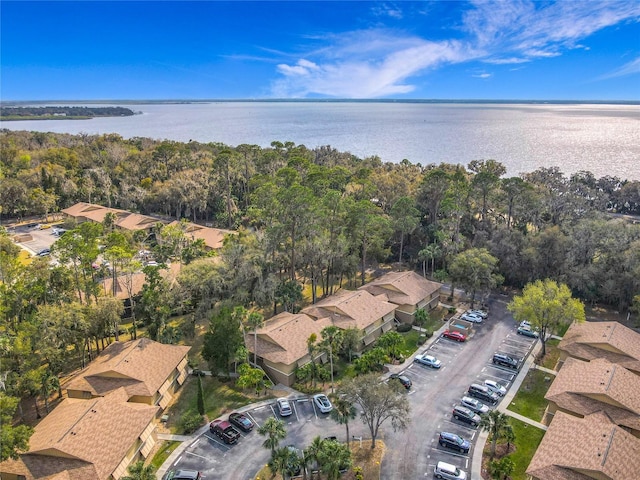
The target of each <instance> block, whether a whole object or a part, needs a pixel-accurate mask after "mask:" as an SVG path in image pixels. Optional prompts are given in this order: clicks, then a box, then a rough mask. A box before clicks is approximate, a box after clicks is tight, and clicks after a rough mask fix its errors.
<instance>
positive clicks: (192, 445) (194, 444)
mask: <svg viewBox="0 0 640 480" xmlns="http://www.w3.org/2000/svg"><path fill="white" fill-rule="evenodd" d="M200 440H201V439H200V438H198V439H197V440H196V441H195V442H193V443H192V444H191V445H189V448H193V447H195V446H196V444H197V443H198V442H199V441H200Z"/></svg>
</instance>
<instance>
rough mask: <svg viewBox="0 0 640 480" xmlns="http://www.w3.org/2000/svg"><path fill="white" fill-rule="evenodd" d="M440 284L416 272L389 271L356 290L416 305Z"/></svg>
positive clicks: (394, 301)
mask: <svg viewBox="0 0 640 480" xmlns="http://www.w3.org/2000/svg"><path fill="white" fill-rule="evenodd" d="M440 287H442V285H441V284H440V283H437V282H432V281H430V280H427V279H426V278H424V277H421V276H420V275H418V274H417V273H416V272H412V271H406V272H389V273H386V274H384V275H383V276H381V277H380V278H376V279H375V280H373V281H372V282H369V283H367V284H366V285H363V286H362V287H360V288H358V290H366V291H367V292H369V293H371V294H372V295H375V296H378V295H386V296H387V298H388V299H389V301H390V302H391V303H395V304H396V305H417V304H418V303H420V302H421V301H422V300H424V299H425V298H429V297H431V295H432V294H433V293H435V292H437V291H439V290H440Z"/></svg>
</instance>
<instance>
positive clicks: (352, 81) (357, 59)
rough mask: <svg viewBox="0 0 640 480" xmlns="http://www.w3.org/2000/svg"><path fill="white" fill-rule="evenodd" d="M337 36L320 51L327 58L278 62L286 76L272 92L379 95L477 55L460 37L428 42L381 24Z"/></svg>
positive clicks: (403, 88)
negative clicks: (329, 46) (377, 27)
mask: <svg viewBox="0 0 640 480" xmlns="http://www.w3.org/2000/svg"><path fill="white" fill-rule="evenodd" d="M333 40H334V42H335V43H334V47H333V48H332V49H331V50H330V51H323V52H322V53H323V56H324V61H323V62H319V61H318V62H310V61H308V60H305V61H303V60H300V61H298V62H297V63H296V64H295V65H288V64H280V65H278V71H279V72H280V73H282V74H283V75H284V78H282V79H280V80H278V81H276V82H275V83H274V85H273V93H274V96H276V97H287V96H293V97H304V96H307V95H309V94H312V93H313V94H320V95H328V96H334V97H339V98H379V97H384V96H389V95H396V94H403V93H410V92H412V91H413V90H414V89H415V85H412V84H411V83H409V82H408V81H407V80H408V79H409V78H410V77H412V76H414V75H416V74H417V73H418V72H421V71H423V70H425V69H429V68H435V67H437V66H439V65H441V64H443V63H456V62H460V61H463V60H465V59H467V58H470V57H472V56H474V55H477V54H475V53H474V52H472V51H470V50H469V49H468V47H467V46H465V45H463V44H461V43H459V42H448V41H447V42H429V41H425V40H422V39H420V38H417V37H406V36H395V35H391V34H389V33H388V32H386V31H379V30H367V31H360V32H352V33H349V34H347V35H345V36H342V37H334V38H333Z"/></svg>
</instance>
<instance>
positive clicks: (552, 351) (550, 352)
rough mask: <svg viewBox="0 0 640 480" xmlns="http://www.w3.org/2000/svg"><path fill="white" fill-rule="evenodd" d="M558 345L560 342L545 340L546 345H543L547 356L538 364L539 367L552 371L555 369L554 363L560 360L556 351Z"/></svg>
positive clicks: (557, 350)
mask: <svg viewBox="0 0 640 480" xmlns="http://www.w3.org/2000/svg"><path fill="white" fill-rule="evenodd" d="M559 343H560V340H558V339H555V338H551V339H549V340H547V343H546V345H545V346H546V350H547V354H546V355H545V356H544V358H543V359H542V363H541V364H540V366H542V367H545V368H550V369H552V370H553V369H554V368H555V366H556V363H558V358H560V350H559V349H558V344H559Z"/></svg>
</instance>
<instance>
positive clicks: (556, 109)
mask: <svg viewBox="0 0 640 480" xmlns="http://www.w3.org/2000/svg"><path fill="white" fill-rule="evenodd" d="M122 106H127V107H129V108H131V109H132V110H134V111H140V112H142V114H141V115H135V116H133V117H123V118H96V119H92V120H45V121H22V122H2V123H1V124H0V126H1V127H2V128H8V129H11V130H38V131H51V132H66V133H81V132H83V133H89V134H94V133H112V132H115V133H118V134H120V135H122V136H123V137H125V138H130V137H152V138H157V139H171V140H178V141H185V142H186V141H189V140H196V141H199V142H220V143H224V144H227V145H231V146H236V145H239V144H243V143H247V144H255V145H260V146H262V147H266V146H269V145H270V144H271V142H272V141H274V140H278V141H281V142H285V141H292V142H294V143H295V144H298V145H299V144H303V145H306V146H307V147H308V148H313V147H317V146H322V145H330V146H332V147H334V148H336V149H338V150H341V151H348V152H351V153H352V154H354V155H356V156H358V157H361V158H363V157H367V156H372V155H377V156H378V157H380V158H381V159H382V161H384V162H399V161H401V160H402V159H405V158H406V159H408V160H409V161H411V162H412V163H418V162H419V163H422V164H423V165H426V164H428V163H440V162H447V163H462V164H464V165H466V164H468V163H469V162H470V161H471V160H476V159H489V158H492V159H495V160H498V161H500V162H502V163H503V164H504V165H505V166H506V167H507V173H508V175H517V174H519V173H521V172H530V171H533V170H535V169H536V168H539V167H551V166H558V167H560V169H561V170H562V171H563V172H564V173H565V174H571V173H574V172H576V171H579V170H589V171H591V172H593V173H594V174H595V175H596V177H601V176H604V175H615V176H618V177H621V178H627V179H630V180H631V179H633V180H640V106H638V105H572V104H468V103H463V104H430V103H375V102H363V103H349V102H317V103H315V102H300V103H297V102H214V103H193V104H139V105H138V104H136V105H122Z"/></svg>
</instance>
